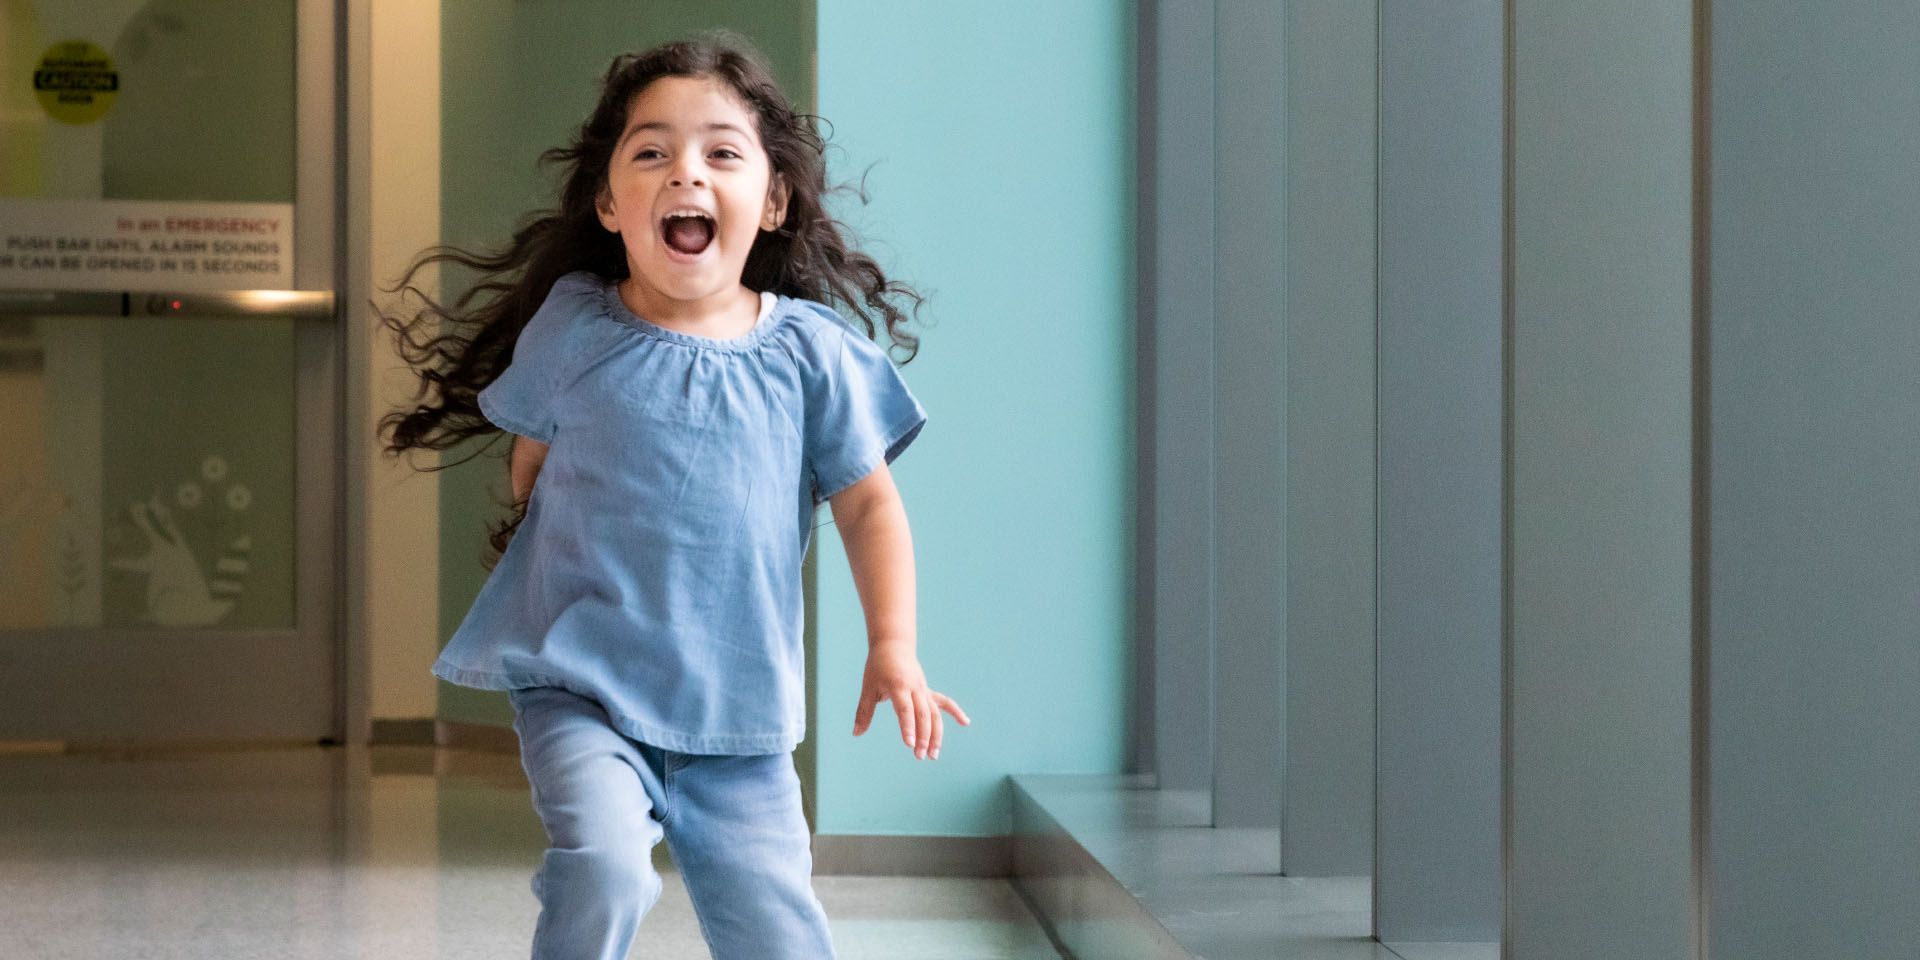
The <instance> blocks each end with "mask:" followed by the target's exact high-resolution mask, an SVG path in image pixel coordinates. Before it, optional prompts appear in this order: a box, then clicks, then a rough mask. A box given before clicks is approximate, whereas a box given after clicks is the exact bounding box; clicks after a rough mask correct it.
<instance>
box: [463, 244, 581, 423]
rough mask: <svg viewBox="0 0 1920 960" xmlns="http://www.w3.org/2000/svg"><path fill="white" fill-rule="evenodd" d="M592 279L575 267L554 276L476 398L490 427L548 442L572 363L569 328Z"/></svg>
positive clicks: (578, 313) (571, 330) (575, 318)
mask: <svg viewBox="0 0 1920 960" xmlns="http://www.w3.org/2000/svg"><path fill="white" fill-rule="evenodd" d="M594 282H595V279H594V277H593V276H592V275H591V274H587V273H584V272H575V273H570V274H567V275H566V276H564V277H561V278H560V279H559V280H556V281H554V284H553V289H552V290H551V291H549V292H548V294H547V298H546V300H544V301H542V302H541V304H540V309H538V310H536V311H534V314H533V316H532V317H531V318H529V319H528V320H527V325H526V327H525V328H524V329H522V330H521V331H520V336H519V338H518V339H517V340H515V341H514V344H513V358H512V360H511V361H510V362H509V363H508V364H507V368H506V369H505V370H502V371H501V372H500V375H499V376H498V377H496V378H494V381H493V382H492V383H490V384H488V385H487V386H486V388H485V389H483V390H481V391H480V394H479V396H478V397H477V398H476V399H477V400H478V402H479V404H480V412H481V413H483V414H486V417H487V420H488V421H490V422H491V423H492V424H493V425H494V426H496V427H499V428H501V429H503V430H509V431H512V432H514V433H517V434H520V435H521V436H523V437H530V438H532V439H534V440H538V441H540V442H541V443H547V444H551V443H552V442H553V437H554V433H555V432H556V430H557V429H558V428H557V426H556V424H555V422H554V420H555V418H554V411H555V404H554V398H555V397H556V396H557V395H558V394H559V392H560V388H561V387H562V386H563V385H564V384H566V382H567V379H568V374H569V372H570V370H571V368H572V366H573V363H572V356H571V353H572V351H571V350H570V349H569V345H570V343H571V341H572V340H573V339H574V337H573V336H572V332H573V329H574V328H575V327H576V325H577V324H578V323H579V320H580V314H581V311H582V310H583V309H584V308H585V304H584V302H583V297H585V296H587V295H589V294H590V293H591V290H592V287H591V286H590V284H592V283H594Z"/></svg>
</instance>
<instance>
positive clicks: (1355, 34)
mask: <svg viewBox="0 0 1920 960" xmlns="http://www.w3.org/2000/svg"><path fill="white" fill-rule="evenodd" d="M1285 8H1286V16H1287V23H1286V28H1285V34H1286V47H1285V48H1284V53H1283V54H1282V56H1281V60H1282V61H1283V63H1284V64H1285V70H1286V77H1285V88H1286V105H1287V107H1286V110H1287V112H1286V132H1285V135H1284V139H1285V141H1286V143H1287V153H1286V156H1287V168H1286V176H1285V178H1284V182H1282V183H1277V184H1273V185H1271V186H1269V187H1268V189H1284V190H1285V192H1286V213H1287V220H1286V224H1287V225H1286V256H1285V262H1286V268H1287V279H1286V288H1285V295H1286V300H1285V305H1286V311H1285V318H1286V321H1285V322H1286V357H1287V362H1286V368H1285V369H1286V379H1285V382H1284V383H1285V385H1284V389H1285V391H1286V444H1287V452H1286V458H1285V462H1286V465H1287V486H1286V505H1285V509H1286V536H1287V545H1286V557H1285V564H1286V591H1287V600H1286V615H1287V623H1286V632H1285V636H1286V667H1285V671H1284V672H1285V674H1286V678H1287V688H1286V767H1285V770H1284V773H1283V781H1284V783H1285V784H1286V790H1285V804H1284V810H1283V815H1282V821H1281V823H1282V825H1281V830H1282V834H1281V868H1282V870H1283V871H1284V872H1285V873H1287V874H1288V875H1290V876H1365V875H1367V874H1371V873H1372V872H1373V816H1372V810H1373V799H1374V798H1373V781H1374V737H1373V735H1374V700H1373V698H1374V416H1375V414H1374V369H1375V361H1374V323H1375V313H1376V309H1375V268H1374V263H1375V251H1376V242H1375V236H1374V224H1375V207H1374V201H1375V196H1376V185H1375V179H1374V172H1375V171H1374V167H1375V163H1374V159H1375V144H1376V142H1377V138H1378V131H1379V108H1378V87H1377V84H1376V74H1377V70H1376V67H1375V63H1376V60H1375V57H1376V54H1377V50H1378V47H1377V35H1378V19H1377V15H1376V10H1375V5H1374V4H1370V3H1352V2H1349V0H1293V2H1290V3H1287V4H1285ZM1223 40H1224V37H1223ZM1225 115H1226V114H1225V111H1224V110H1223V116H1225ZM1224 199H1226V200H1227V201H1228V202H1231V203H1240V202H1242V198H1241V197H1239V196H1237V195H1229V196H1226V197H1224ZM1228 346H1229V348H1231V344H1230V343H1229V344H1228Z"/></svg>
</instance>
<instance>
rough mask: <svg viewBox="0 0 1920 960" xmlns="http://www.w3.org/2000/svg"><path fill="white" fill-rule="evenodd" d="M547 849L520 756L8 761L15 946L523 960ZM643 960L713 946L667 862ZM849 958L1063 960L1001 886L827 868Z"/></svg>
mask: <svg viewBox="0 0 1920 960" xmlns="http://www.w3.org/2000/svg"><path fill="white" fill-rule="evenodd" d="M544 846H545V843H544V839H543V837H542V835H541V831H540V826H539V823H538V821H536V820H535V819H534V818H533V814H532V811H531V808H530V807H529V805H528V802H527V795H526V784H525V781H524V778H523V777H522V776H521V774H520V771H519V767H518V764H517V763H516V762H515V761H514V760H513V758H511V757H502V756H493V755H486V754H473V753H460V752H451V751H433V750H426V749H407V748H382V749H376V750H364V749H319V748H311V747H297V748H296V747H288V748H283V749H247V750H227V751H204V750H202V751H196V752H174V753H165V752H160V753H156V752H145V753H141V754H137V755H136V754H124V753H115V752H112V751H93V752H87V753H58V754H38V753H34V752H32V751H26V752H13V753H4V752H0V958H7V960H107V958H112V960H188V958H192V960H225V958H247V960H256V958H265V957H272V958H275V960H347V958H352V960H441V958H446V960H453V958H458V960H494V958H501V960H506V958H522V957H525V956H526V955H527V945H528V941H529V937H530V934H531V931H532V929H533V921H534V917H535V914H536V912H537V905H536V903H535V901H534V899H533V895H532V893H531V892H530V891H529V890H528V887H527V881H528V878H529V876H530V874H531V872H532V870H533V867H534V866H535V864H536V863H537V862H538V859H539V855H540V851H541V850H542V848H543V847H544ZM664 878H665V880H666V892H665V893H664V894H663V895H662V898H661V901H660V903H659V904H658V905H657V906H655V908H654V910H653V912H652V913H650V914H649V915H648V916H647V919H646V921H645V923H644V924H643V926H642V929H641V932H640V938H639V942H638V943H636V945H635V947H634V950H633V952H632V954H631V957H633V958H649V960H651V958H660V960H699V958H707V957H708V956H709V954H708V952H707V949H706V945H705V944H704V943H703V942H702V941H701V939H700V933H699V926H698V923H697V921H696V920H695V918H694V914H693V908H692V905H691V903H690V902H689V901H688V899H687V895H686V890H685V887H684V886H683V885H681V883H680V882H679V877H678V876H677V875H676V874H673V873H672V872H671V871H670V870H669V871H667V872H665V873H664ZM815 889H816V891H817V892H818V894H819V896H820V900H821V902H822V903H823V904H824V905H825V907H826V911H827V915H828V919H829V922H830V923H831V925H832V931H833V937H834V943H835V948H836V952H837V953H838V955H839V957H840V958H841V960H869V958H871V960H879V958H887V960H1057V958H1058V956H1059V954H1058V953H1057V952H1056V951H1055V950H1054V949H1053V948H1052V946H1051V945H1050V942H1049V940H1048V938H1047V935H1046V934H1045V932H1043V930H1042V929H1041V927H1040V925H1039V923H1038V921H1037V920H1035V918H1034V917H1033V915H1032V914H1031V912H1030V911H1029V910H1028V909H1027V907H1026V906H1025V904H1024V903H1023V902H1022V901H1021V900H1020V898H1019V897H1018V895H1017V894H1016V893H1015V892H1014V890H1013V888H1012V886H1011V885H1010V884H1009V883H1008V882H1007V881H1005V880H992V879H953V878H901V877H848V876H819V877H816V878H815Z"/></svg>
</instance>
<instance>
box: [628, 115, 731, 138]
mask: <svg viewBox="0 0 1920 960" xmlns="http://www.w3.org/2000/svg"><path fill="white" fill-rule="evenodd" d="M706 128H707V129H708V130H731V131H733V132H734V133H736V134H738V135H740V136H742V137H746V138H747V139H748V140H749V141H751V140H752V139H753V134H751V133H749V132H747V131H746V130H745V129H743V128H742V127H740V126H739V125H738V124H733V123H727V122H725V121H722V120H716V121H714V122H712V123H709V124H707V127H706ZM672 129H673V124H671V123H668V122H666V121H665V120H653V121H649V122H647V123H636V124H634V125H633V126H631V127H628V128H627V132H626V133H623V134H621V135H620V139H621V140H622V141H623V142H624V141H625V140H626V139H627V138H628V137H631V136H633V135H634V134H636V133H639V132H640V131H642V130H660V131H671V130H672Z"/></svg>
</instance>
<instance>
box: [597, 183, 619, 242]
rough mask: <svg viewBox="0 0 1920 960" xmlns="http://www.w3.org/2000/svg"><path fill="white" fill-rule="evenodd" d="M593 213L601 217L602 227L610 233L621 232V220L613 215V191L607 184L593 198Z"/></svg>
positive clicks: (601, 186)
mask: <svg viewBox="0 0 1920 960" xmlns="http://www.w3.org/2000/svg"><path fill="white" fill-rule="evenodd" d="M593 212H594V213H596V214H598V215H599V216H600V225H601V226H603V227H606V228H607V232H608V233H619V232H620V220H619V219H618V218H617V217H615V216H614V215H613V191H611V190H608V189H607V187H606V185H605V184H601V185H600V192H599V193H597V194H595V195H594V197H593Z"/></svg>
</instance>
